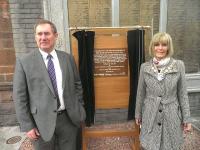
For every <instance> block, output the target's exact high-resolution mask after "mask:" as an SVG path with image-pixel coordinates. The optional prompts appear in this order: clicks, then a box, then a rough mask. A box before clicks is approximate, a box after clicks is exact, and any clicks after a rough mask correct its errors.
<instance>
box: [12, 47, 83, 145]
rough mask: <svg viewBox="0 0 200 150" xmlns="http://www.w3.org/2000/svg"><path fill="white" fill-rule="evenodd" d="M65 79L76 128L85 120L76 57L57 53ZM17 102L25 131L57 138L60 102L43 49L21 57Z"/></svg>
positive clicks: (66, 99)
mask: <svg viewBox="0 0 200 150" xmlns="http://www.w3.org/2000/svg"><path fill="white" fill-rule="evenodd" d="M56 53H57V56H58V59H59V62H60V67H61V70H62V76H63V83H62V86H63V97H64V104H65V107H66V111H67V113H68V116H69V117H70V119H71V121H72V123H73V124H74V125H76V126H79V125H80V122H82V121H84V119H85V110H84V108H83V100H82V86H81V81H80V78H79V75H78V72H77V68H76V65H75V61H74V58H73V56H72V55H69V54H67V53H65V52H62V51H57V50H56ZM13 99H14V101H15V108H16V114H17V118H18V121H19V123H20V128H21V131H25V132H27V131H29V130H31V129H32V128H35V127H36V128H38V130H39V132H40V134H41V136H42V138H43V139H44V140H45V141H49V140H50V139H51V137H52V136H53V133H54V130H55V126H56V118H57V111H56V110H57V100H56V96H55V93H54V90H53V87H52V84H51V81H50V78H49V75H48V72H47V68H46V66H45V63H44V61H43V58H42V55H41V53H40V52H39V50H36V51H33V52H30V53H28V54H26V55H25V56H24V57H21V58H17V60H16V67H15V74H14V81H13Z"/></svg>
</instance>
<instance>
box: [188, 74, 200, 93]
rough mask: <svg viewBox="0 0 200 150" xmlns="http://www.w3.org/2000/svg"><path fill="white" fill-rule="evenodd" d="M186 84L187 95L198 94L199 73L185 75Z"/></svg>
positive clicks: (199, 84)
mask: <svg viewBox="0 0 200 150" xmlns="http://www.w3.org/2000/svg"><path fill="white" fill-rule="evenodd" d="M186 84H187V91H188V92H189V93H195V92H200V72H197V73H190V74H186Z"/></svg>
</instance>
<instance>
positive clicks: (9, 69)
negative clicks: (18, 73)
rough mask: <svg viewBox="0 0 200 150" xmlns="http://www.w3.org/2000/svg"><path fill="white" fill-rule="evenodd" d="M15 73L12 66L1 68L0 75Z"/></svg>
mask: <svg viewBox="0 0 200 150" xmlns="http://www.w3.org/2000/svg"><path fill="white" fill-rule="evenodd" d="M13 72H14V65H10V66H0V73H1V74H2V73H13Z"/></svg>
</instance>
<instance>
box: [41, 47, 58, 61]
mask: <svg viewBox="0 0 200 150" xmlns="http://www.w3.org/2000/svg"><path fill="white" fill-rule="evenodd" d="M39 51H40V53H41V55H42V58H43V59H44V60H46V59H47V56H48V55H49V54H48V53H47V52H44V51H43V50H41V49H39ZM50 54H51V56H52V57H53V58H54V59H55V58H56V56H57V55H56V50H55V49H53V50H52V51H51V53H50Z"/></svg>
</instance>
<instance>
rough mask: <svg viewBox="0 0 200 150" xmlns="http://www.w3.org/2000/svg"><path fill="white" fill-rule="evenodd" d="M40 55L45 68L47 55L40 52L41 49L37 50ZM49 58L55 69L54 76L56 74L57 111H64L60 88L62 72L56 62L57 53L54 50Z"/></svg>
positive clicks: (61, 89) (57, 61)
mask: <svg viewBox="0 0 200 150" xmlns="http://www.w3.org/2000/svg"><path fill="white" fill-rule="evenodd" d="M39 51H40V53H41V54H42V58H43V60H44V63H45V65H46V67H47V63H48V59H47V56H48V53H46V52H44V51H42V50H41V49H39ZM50 54H51V56H52V61H53V63H54V68H55V74H56V81H57V88H58V97H59V100H60V107H59V109H58V110H64V109H65V105H64V100H63V88H62V70H61V67H60V63H59V60H58V56H57V53H56V51H55V49H54V50H53V51H51V53H50Z"/></svg>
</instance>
